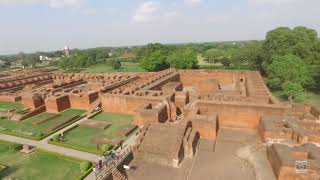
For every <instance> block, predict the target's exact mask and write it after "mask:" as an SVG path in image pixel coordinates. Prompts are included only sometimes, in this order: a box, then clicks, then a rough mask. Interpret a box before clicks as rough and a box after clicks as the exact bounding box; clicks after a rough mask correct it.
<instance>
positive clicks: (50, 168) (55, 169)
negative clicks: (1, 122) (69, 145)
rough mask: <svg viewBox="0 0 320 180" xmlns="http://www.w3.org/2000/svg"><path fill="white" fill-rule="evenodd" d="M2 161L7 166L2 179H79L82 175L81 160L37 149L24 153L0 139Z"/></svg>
mask: <svg viewBox="0 0 320 180" xmlns="http://www.w3.org/2000/svg"><path fill="white" fill-rule="evenodd" d="M0 154H1V156H0V163H1V164H2V165H5V166H7V167H8V168H6V169H5V170H3V171H2V172H0V179H6V178H8V179H23V180H45V179H57V180H58V179H61V180H63V179H77V178H78V177H79V176H81V175H82V173H81V171H80V165H79V164H80V160H76V159H73V158H69V157H65V156H60V155H57V154H53V153H48V152H45V151H41V150H36V151H35V152H33V153H31V154H23V153H20V152H17V151H15V150H13V149H12V148H10V145H9V143H7V142H3V141H0Z"/></svg>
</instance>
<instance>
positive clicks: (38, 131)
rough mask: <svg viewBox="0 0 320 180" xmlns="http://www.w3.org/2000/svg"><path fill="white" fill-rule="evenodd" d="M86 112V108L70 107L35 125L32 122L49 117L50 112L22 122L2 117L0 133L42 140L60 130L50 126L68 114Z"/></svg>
mask: <svg viewBox="0 0 320 180" xmlns="http://www.w3.org/2000/svg"><path fill="white" fill-rule="evenodd" d="M84 112H85V111H84V110H78V109H68V110H65V111H63V112H61V113H60V114H59V115H58V116H57V117H55V118H53V119H50V120H49V121H47V122H44V123H41V124H39V125H33V124H32V123H33V122H35V121H38V120H39V119H41V118H44V117H47V116H48V115H50V113H47V112H44V113H41V114H39V115H37V116H34V117H31V118H28V119H26V120H23V121H21V122H16V121H12V120H9V119H7V118H4V119H3V118H2V119H0V133H1V132H3V133H5V134H10V135H16V136H22V137H25V138H30V139H35V138H36V140H40V139H42V138H44V137H46V136H48V135H49V134H51V133H53V132H55V131H57V130H58V129H57V130H55V131H50V130H49V129H48V128H49V127H50V126H52V125H54V124H56V123H58V122H59V121H61V120H63V118H65V117H66V116H69V115H81V114H83V113H84Z"/></svg>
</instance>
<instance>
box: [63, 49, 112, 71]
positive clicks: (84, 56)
mask: <svg viewBox="0 0 320 180" xmlns="http://www.w3.org/2000/svg"><path fill="white" fill-rule="evenodd" d="M107 58H108V53H107V52H105V51H104V50H100V49H88V50H82V51H80V50H78V51H75V52H74V53H73V54H72V55H70V56H68V57H64V58H63V60H62V61H61V62H60V63H59V67H60V68H61V69H76V68H84V67H88V66H91V65H95V64H98V63H105V62H106V59H107Z"/></svg>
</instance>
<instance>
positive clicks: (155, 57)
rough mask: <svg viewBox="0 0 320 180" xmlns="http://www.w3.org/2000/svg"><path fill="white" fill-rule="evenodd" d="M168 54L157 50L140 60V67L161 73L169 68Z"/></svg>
mask: <svg viewBox="0 0 320 180" xmlns="http://www.w3.org/2000/svg"><path fill="white" fill-rule="evenodd" d="M167 57H168V54H167V52H165V51H163V50H157V51H155V52H152V53H150V54H149V55H148V56H146V57H144V58H142V59H141V60H140V66H141V67H142V68H144V69H145V70H147V71H161V70H164V69H167V68H169V66H170V65H169V64H168V62H167Z"/></svg>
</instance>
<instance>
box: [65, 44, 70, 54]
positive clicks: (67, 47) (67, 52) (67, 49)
mask: <svg viewBox="0 0 320 180" xmlns="http://www.w3.org/2000/svg"><path fill="white" fill-rule="evenodd" d="M64 55H65V56H70V49H69V46H65V47H64Z"/></svg>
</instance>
